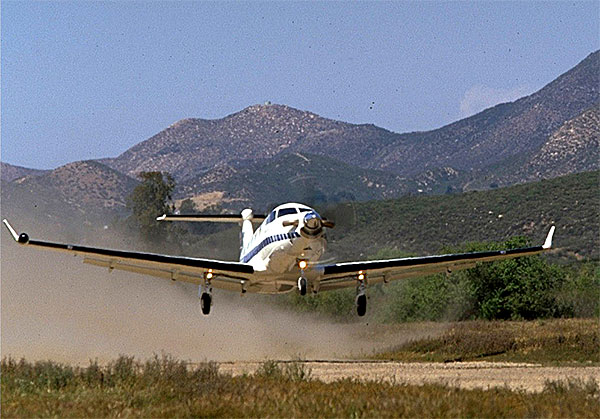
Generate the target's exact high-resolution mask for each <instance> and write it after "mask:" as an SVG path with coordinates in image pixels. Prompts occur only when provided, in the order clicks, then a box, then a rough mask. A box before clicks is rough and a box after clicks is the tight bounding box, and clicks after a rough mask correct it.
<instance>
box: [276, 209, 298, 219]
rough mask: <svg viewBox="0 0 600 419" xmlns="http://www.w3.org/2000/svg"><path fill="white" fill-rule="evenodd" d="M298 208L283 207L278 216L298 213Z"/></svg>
mask: <svg viewBox="0 0 600 419" xmlns="http://www.w3.org/2000/svg"><path fill="white" fill-rule="evenodd" d="M297 213H298V210H296V208H281V209H280V210H279V211H278V212H277V218H279V217H283V216H284V215H290V214H297Z"/></svg>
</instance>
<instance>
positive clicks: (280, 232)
mask: <svg viewBox="0 0 600 419" xmlns="http://www.w3.org/2000/svg"><path fill="white" fill-rule="evenodd" d="M242 215H243V216H244V218H245V219H244V221H243V224H242V247H241V251H240V262H245V263H249V264H251V265H252V266H253V268H254V270H255V272H256V274H257V279H256V280H254V281H252V283H250V284H248V286H249V287H253V291H255V292H260V293H269V294H271V293H283V292H289V291H291V290H292V289H294V287H295V284H296V282H297V280H298V278H299V277H300V276H303V277H305V278H307V280H308V281H309V282H310V283H311V285H312V287H313V288H314V287H318V277H319V271H318V269H316V268H315V267H314V265H315V264H316V262H318V261H319V259H320V258H321V256H322V255H323V252H324V251H325V244H326V240H325V229H324V228H323V227H324V226H323V220H322V219H321V217H320V216H319V214H318V213H317V212H316V211H315V210H314V209H312V208H310V207H307V206H306V205H302V204H296V203H287V204H283V205H280V206H278V207H276V208H275V209H274V210H273V211H272V212H271V213H270V214H269V215H268V216H267V218H266V219H265V220H264V221H263V223H262V224H261V225H260V226H259V227H258V228H257V229H256V230H255V231H253V230H252V221H251V219H250V218H251V216H252V213H251V211H250V210H244V212H242ZM302 267H304V269H302Z"/></svg>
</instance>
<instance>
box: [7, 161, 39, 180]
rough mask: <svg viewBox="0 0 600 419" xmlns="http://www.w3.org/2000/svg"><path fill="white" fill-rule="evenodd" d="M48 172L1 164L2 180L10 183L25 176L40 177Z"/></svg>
mask: <svg viewBox="0 0 600 419" xmlns="http://www.w3.org/2000/svg"><path fill="white" fill-rule="evenodd" d="M47 172H48V171H47V170H37V169H29V168H27V167H22V166H14V165H12V164H8V163H2V162H0V179H1V180H3V181H5V182H10V181H12V180H15V179H18V178H20V177H23V176H39V175H43V174H44V173H47Z"/></svg>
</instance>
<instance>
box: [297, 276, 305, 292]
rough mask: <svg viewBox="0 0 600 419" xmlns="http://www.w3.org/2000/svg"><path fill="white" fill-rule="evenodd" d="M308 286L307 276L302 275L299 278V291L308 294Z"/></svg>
mask: <svg viewBox="0 0 600 419" xmlns="http://www.w3.org/2000/svg"><path fill="white" fill-rule="evenodd" d="M306 288H307V286H306V278H304V277H303V276H301V277H300V278H298V292H299V293H300V295H306Z"/></svg>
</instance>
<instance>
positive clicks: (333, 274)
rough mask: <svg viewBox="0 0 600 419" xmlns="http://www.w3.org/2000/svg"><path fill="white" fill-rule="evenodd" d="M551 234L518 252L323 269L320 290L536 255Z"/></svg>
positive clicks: (546, 246)
mask: <svg viewBox="0 0 600 419" xmlns="http://www.w3.org/2000/svg"><path fill="white" fill-rule="evenodd" d="M553 235H554V226H552V227H551V228H550V232H549V233H548V236H547V237H546V241H545V242H544V244H543V245H541V246H534V247H525V248H521V249H510V250H496V251H487V252H474V253H458V254H448V255H435V256H425V257H412V258H402V259H387V260H372V261H364V262H346V263H336V264H335V265H327V266H322V267H321V269H323V275H322V277H321V282H320V284H321V287H320V289H321V290H323V291H325V290H332V289H338V288H345V287H351V286H356V283H357V280H359V279H360V278H359V275H363V278H366V280H367V282H368V283H369V284H374V283H378V282H389V281H393V280H396V279H403V278H410V277H414V276H422V275H430V274H435V273H440V272H453V271H457V270H461V269H468V268H472V267H474V266H475V264H476V263H478V262H492V261H497V260H504V259H512V258H516V257H519V256H530V255H536V254H539V253H542V252H545V251H547V250H549V249H550V248H551V247H552V236H553Z"/></svg>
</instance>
